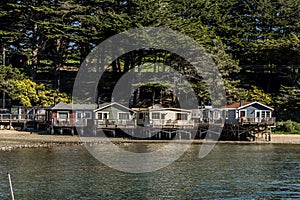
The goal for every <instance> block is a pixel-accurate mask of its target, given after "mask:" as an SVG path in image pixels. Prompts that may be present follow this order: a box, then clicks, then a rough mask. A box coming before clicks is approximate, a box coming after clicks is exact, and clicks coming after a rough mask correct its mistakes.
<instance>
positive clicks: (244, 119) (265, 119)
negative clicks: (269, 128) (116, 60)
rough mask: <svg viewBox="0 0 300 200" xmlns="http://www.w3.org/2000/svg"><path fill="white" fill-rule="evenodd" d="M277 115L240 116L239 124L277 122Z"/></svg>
mask: <svg viewBox="0 0 300 200" xmlns="http://www.w3.org/2000/svg"><path fill="white" fill-rule="evenodd" d="M275 121H276V118H275V117H240V118H238V123H239V124H275Z"/></svg>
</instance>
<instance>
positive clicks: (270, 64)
mask: <svg viewBox="0 0 300 200" xmlns="http://www.w3.org/2000/svg"><path fill="white" fill-rule="evenodd" d="M0 5H1V6H0V24H1V30H0V35H1V37H0V46H1V48H2V55H3V56H2V65H3V66H2V69H1V72H0V76H1V80H0V89H1V90H2V91H4V92H6V93H7V94H8V95H9V96H10V97H11V98H12V99H13V100H14V101H15V103H16V104H20V105H32V106H36V105H37V106H46V105H51V104H53V102H54V101H58V100H63V101H70V98H71V97H70V96H71V93H72V86H73V82H74V79H75V77H76V72H77V71H78V69H79V68H80V66H81V64H82V62H83V61H84V59H85V58H86V56H87V55H88V54H89V53H90V52H91V50H92V49H93V48H95V47H96V46H97V45H98V44H100V43H101V42H102V41H104V40H105V39H107V38H109V37H111V36H113V35H115V34H118V33H121V32H123V31H126V30H130V29H133V28H139V27H168V28H171V29H173V30H176V31H179V32H181V33H183V34H185V35H187V36H189V37H191V38H193V39H194V40H196V41H197V42H198V43H199V45H201V46H203V47H204V48H205V49H206V50H207V52H208V53H209V54H210V55H211V57H212V58H213V60H214V62H215V63H216V66H217V67H218V69H219V71H220V73H221V75H222V77H223V79H224V82H225V86H226V94H227V102H228V103H231V102H235V101H240V100H245V101H260V102H262V103H266V104H268V105H270V106H272V107H273V108H274V109H275V113H276V117H277V120H289V119H291V120H293V121H298V122H300V115H299V113H300V74H299V68H300V64H299V63H300V33H299V30H300V2H299V1H298V0H255V1H254V0H253V1H252V0H230V1H223V0H174V1H170V0H159V1H154V0H117V1H114V0H90V1H85V0H66V1H63V0H50V1H41V0H26V1H24V0H5V1H1V3H0ZM149 62H162V63H163V64H167V65H169V66H172V67H174V68H175V69H176V70H179V71H181V72H182V73H183V74H185V75H187V74H191V71H190V70H188V72H187V70H186V66H189V63H187V62H186V61H185V60H184V59H182V58H180V57H178V56H176V55H174V54H171V53H169V52H166V51H163V50H159V49H142V50H137V51H133V52H130V53H128V54H126V55H123V56H121V57H120V58H118V59H116V60H115V61H113V63H111V66H110V68H109V69H110V70H109V71H108V72H107V73H106V80H105V81H103V82H106V83H107V82H108V83H109V84H108V85H114V81H116V80H118V78H119V77H121V76H122V74H124V73H126V72H127V71H128V70H129V69H131V68H135V67H137V66H140V65H142V64H143V63H149ZM156 67H157V66H153V71H155V70H157V69H156ZM189 81H190V82H191V83H192V84H193V88H194V90H195V92H196V93H197V95H198V98H199V102H200V103H201V104H207V103H208V102H209V94H208V92H207V88H205V87H204V86H203V84H202V81H203V80H201V78H200V79H198V78H195V77H193V76H192V75H191V79H190V80H189ZM149 87H152V90H151V91H152V92H153V91H155V95H156V96H162V94H161V91H162V88H161V87H162V86H159V85H155V84H154V85H151V86H148V87H146V86H143V87H141V88H143V90H144V91H147V88H148V89H149ZM105 88H106V89H107V87H105ZM153 88H154V89H153ZM109 89H110V88H109V87H108V89H107V90H109ZM139 92H140V91H138V92H137V91H136V92H135V94H134V95H135V98H136V99H135V102H134V103H135V104H140V105H141V104H142V103H141V102H140V101H141V99H142V98H140V96H141V95H140V96H137V93H139ZM101 95H102V96H101ZM151 95H153V94H148V93H147V92H145V94H144V96H143V98H145V97H149V98H152V97H151ZM168 95H169V94H168ZM168 95H164V96H165V100H168V99H171V101H172V97H170V96H168ZM99 96H100V98H101V99H103V100H105V96H107V95H106V91H104V90H101V89H100V90H99ZM136 96H137V97H136Z"/></svg>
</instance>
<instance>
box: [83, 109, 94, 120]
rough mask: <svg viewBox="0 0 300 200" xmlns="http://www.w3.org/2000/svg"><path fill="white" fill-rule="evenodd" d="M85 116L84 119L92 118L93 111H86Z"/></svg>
mask: <svg viewBox="0 0 300 200" xmlns="http://www.w3.org/2000/svg"><path fill="white" fill-rule="evenodd" d="M86 114H89V115H90V116H89V117H87V116H86ZM83 117H84V119H92V112H91V111H84V114H83Z"/></svg>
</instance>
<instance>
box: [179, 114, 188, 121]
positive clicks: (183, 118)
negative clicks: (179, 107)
mask: <svg viewBox="0 0 300 200" xmlns="http://www.w3.org/2000/svg"><path fill="white" fill-rule="evenodd" d="M187 118H188V117H187V114H186V113H177V117H176V119H177V120H187Z"/></svg>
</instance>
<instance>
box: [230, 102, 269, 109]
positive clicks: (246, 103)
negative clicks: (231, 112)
mask: <svg viewBox="0 0 300 200" xmlns="http://www.w3.org/2000/svg"><path fill="white" fill-rule="evenodd" d="M253 104H259V105H261V106H263V107H266V108H268V109H270V110H274V109H273V108H271V107H269V106H266V105H264V104H262V103H259V102H257V101H254V102H243V103H242V105H241V102H236V103H233V104H230V105H227V106H225V107H224V108H225V109H242V108H246V107H248V106H251V105H253Z"/></svg>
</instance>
